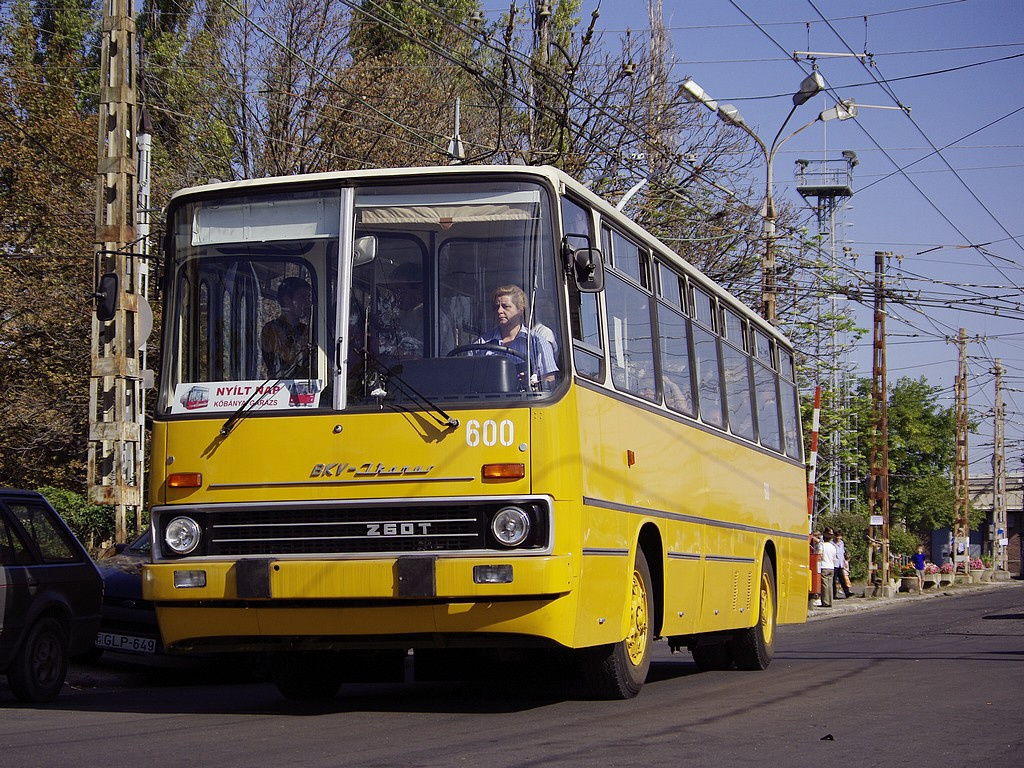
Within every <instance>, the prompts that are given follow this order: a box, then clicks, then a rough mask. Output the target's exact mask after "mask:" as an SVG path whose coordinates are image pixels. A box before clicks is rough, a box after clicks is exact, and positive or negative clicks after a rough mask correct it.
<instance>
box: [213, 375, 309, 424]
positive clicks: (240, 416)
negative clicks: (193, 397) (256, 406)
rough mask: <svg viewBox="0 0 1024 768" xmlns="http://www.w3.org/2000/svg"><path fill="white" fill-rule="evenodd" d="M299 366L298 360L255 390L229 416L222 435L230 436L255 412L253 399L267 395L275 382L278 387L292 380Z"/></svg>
mask: <svg viewBox="0 0 1024 768" xmlns="http://www.w3.org/2000/svg"><path fill="white" fill-rule="evenodd" d="M298 364H299V361H298V360H296V361H295V362H294V363H292V364H291V366H290V367H289V368H288V370H286V371H284V372H283V373H282V374H281V375H280V376H278V377H277V378H276V379H267V380H266V381H264V382H263V383H262V384H261V385H260V386H258V387H256V388H254V389H253V393H252V394H251V395H249V397H248V398H246V400H245V402H244V403H242V404H241V405H240V406H238V408H236V409H235V411H234V412H233V413H232V414H231V415H230V416H228V418H227V419H226V420H225V421H224V423H223V424H221V426H220V434H221V435H222V436H224V437H227V436H228V435H230V434H231V430H233V429H234V428H235V427H237V426H238V425H239V424H241V423H242V421H243V420H244V419H245V417H246V416H248V415H249V413H250V412H251V411H252V410H253V409H252V408H250V407H249V405H250V404H251V403H252V401H253V398H255V397H257V396H258V395H265V394H266V393H267V392H266V390H267V385H268V384H270V382H274V385H275V386H276V385H277V384H279V383H280V382H282V381H284V380H285V379H289V378H291V375H292V374H293V373H295V368H296V366H298Z"/></svg>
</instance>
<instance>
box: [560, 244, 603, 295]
mask: <svg viewBox="0 0 1024 768" xmlns="http://www.w3.org/2000/svg"><path fill="white" fill-rule="evenodd" d="M569 237H574V235H566V237H565V240H564V241H563V242H562V253H563V255H564V257H565V261H566V269H567V270H569V271H570V272H572V275H573V277H574V278H575V280H576V287H577V288H578V289H579V291H580V293H600V292H601V291H603V290H604V256H603V254H602V253H601V249H600V248H593V247H591V246H590V239H589V238H587V245H586V246H584V247H582V248H573V247H572V246H571V245H569Z"/></svg>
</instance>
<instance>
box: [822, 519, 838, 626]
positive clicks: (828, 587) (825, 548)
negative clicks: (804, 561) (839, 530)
mask: <svg viewBox="0 0 1024 768" xmlns="http://www.w3.org/2000/svg"><path fill="white" fill-rule="evenodd" d="M835 570H836V545H835V544H834V543H833V541H832V529H831V528H826V529H825V530H824V531H822V532H821V606H822V608H831V607H832V578H833V577H834V576H835Z"/></svg>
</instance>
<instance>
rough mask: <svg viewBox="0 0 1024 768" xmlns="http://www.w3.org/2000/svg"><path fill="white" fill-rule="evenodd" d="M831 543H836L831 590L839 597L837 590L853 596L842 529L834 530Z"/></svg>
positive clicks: (844, 594)
mask: <svg viewBox="0 0 1024 768" xmlns="http://www.w3.org/2000/svg"><path fill="white" fill-rule="evenodd" d="M832 543H833V544H835V545H836V570H835V576H834V577H833V578H834V581H833V585H832V586H833V591H834V592H835V596H836V597H839V590H842V592H843V596H844V597H853V590H852V589H850V587H851V586H853V585H852V584H851V583H850V571H849V568H850V561H849V560H848V559H847V558H846V542H845V541H843V532H842V531H836V535H835V537H834V538H833V540H832Z"/></svg>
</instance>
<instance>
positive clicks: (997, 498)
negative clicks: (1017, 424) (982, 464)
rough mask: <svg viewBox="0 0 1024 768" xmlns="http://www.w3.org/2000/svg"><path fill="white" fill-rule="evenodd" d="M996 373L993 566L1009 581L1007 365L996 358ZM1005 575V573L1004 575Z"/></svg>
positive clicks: (993, 453) (994, 369)
mask: <svg viewBox="0 0 1024 768" xmlns="http://www.w3.org/2000/svg"><path fill="white" fill-rule="evenodd" d="M992 372H993V373H994V374H995V376H996V398H995V406H996V413H995V418H994V420H993V421H994V424H995V434H994V436H993V437H994V439H993V441H992V442H993V449H992V528H993V529H994V530H993V534H994V535H993V536H991V543H992V565H993V567H994V568H995V569H996V574H997V575H998V576H999V577H1000V578H1006V574H1007V567H1006V547H1005V546H1004V545H1003V541H1004V540H1005V539H1006V538H1007V536H1006V446H1005V437H1006V411H1005V409H1004V406H1003V364H1002V360H1000V359H999V358H996V361H995V367H994V368H993V370H992ZM1000 572H1001V573H1000Z"/></svg>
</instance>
